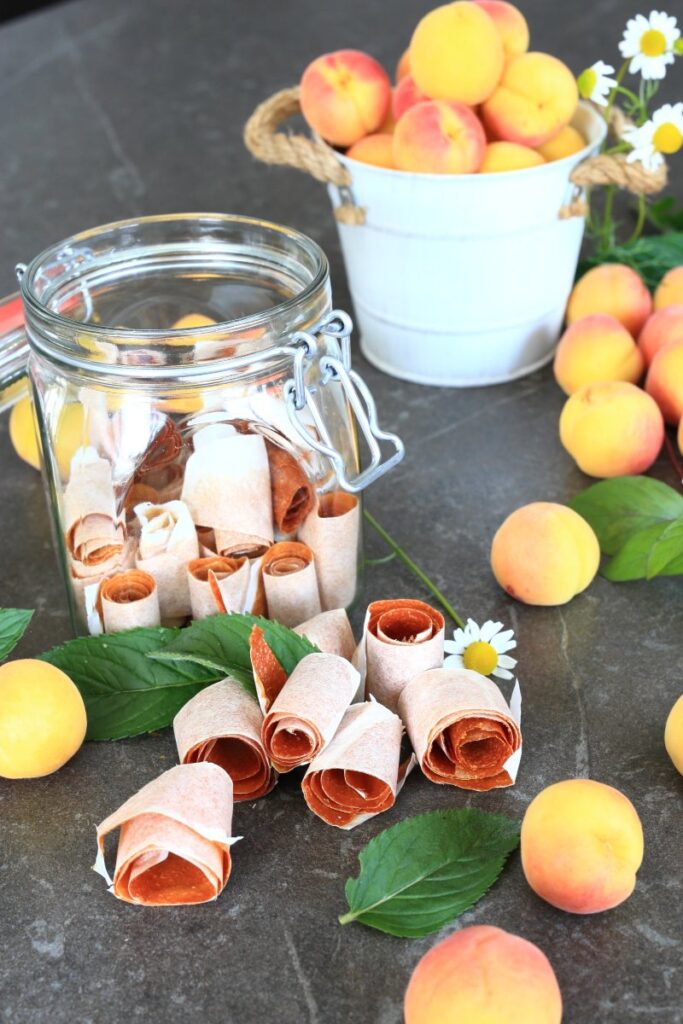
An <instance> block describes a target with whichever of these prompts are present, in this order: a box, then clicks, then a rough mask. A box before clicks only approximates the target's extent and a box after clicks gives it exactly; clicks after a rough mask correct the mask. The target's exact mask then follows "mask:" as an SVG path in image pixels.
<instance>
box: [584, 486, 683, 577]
mask: <svg viewBox="0 0 683 1024" xmlns="http://www.w3.org/2000/svg"><path fill="white" fill-rule="evenodd" d="M569 506H570V508H573V509H574V511H575V512H578V513H579V515H580V516H583V518H584V519H585V520H586V521H587V522H588V523H589V524H590V525H591V526H592V528H593V530H594V531H595V533H596V535H597V538H598V541H599V543H600V547H601V549H602V551H603V552H604V553H605V554H606V555H616V554H617V552H618V551H620V549H621V548H622V547H623V546H624V544H625V543H626V541H628V539H629V538H630V537H632V536H633V535H634V534H636V533H639V532H640V531H642V530H644V529H646V528H647V527H651V526H654V525H656V524H658V523H659V524H662V523H664V524H665V525H668V523H669V522H670V521H671V520H672V519H677V518H678V517H679V516H681V515H683V496H681V495H680V494H678V492H677V491H675V490H674V489H673V487H669V486H668V485H667V484H663V483H661V482H660V481H659V480H652V479H651V478H650V477H646V476H618V477H614V478H613V479H611V480H601V481H600V483H597V484H593V485H592V486H591V487H587V488H586V490H585V491H582V492H581V493H580V494H577V495H576V497H575V498H573V499H572V500H571V501H570V502H569ZM643 575H644V574H643ZM610 578H611V577H610Z"/></svg>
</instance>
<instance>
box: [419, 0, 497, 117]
mask: <svg viewBox="0 0 683 1024" xmlns="http://www.w3.org/2000/svg"><path fill="white" fill-rule="evenodd" d="M409 53H410V56H409V60H410V73H411V74H412V76H413V78H414V79H415V82H416V84H417V86H418V88H419V89H421V90H422V92H424V93H426V95H427V96H431V98H432V99H435V100H454V101H455V102H457V103H466V104H468V105H469V106H475V105H476V104H477V103H481V102H482V101H483V100H485V99H487V98H488V97H489V96H490V95H491V93H492V92H493V90H494V89H495V88H496V86H497V85H498V82H499V80H500V76H501V74H502V72H503V66H504V64H505V53H504V50H503V42H502V39H501V37H500V33H499V31H498V29H497V28H496V26H495V24H494V22H493V20H492V19H491V18H490V17H489V15H488V14H487V13H486V11H485V10H484V9H483V7H481V6H480V4H477V3H470V2H469V0H456V2H455V3H450V4H444V6H443V7H436V8H434V10H433V11H430V12H429V13H428V14H425V16H424V18H422V20H421V21H420V22H418V25H417V28H416V29H415V32H414V33H413V38H412V39H411V41H410V51H409Z"/></svg>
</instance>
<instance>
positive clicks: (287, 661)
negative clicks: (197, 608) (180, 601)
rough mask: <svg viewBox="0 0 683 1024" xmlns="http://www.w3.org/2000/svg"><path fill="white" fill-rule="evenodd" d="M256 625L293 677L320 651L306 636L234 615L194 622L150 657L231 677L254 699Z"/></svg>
mask: <svg viewBox="0 0 683 1024" xmlns="http://www.w3.org/2000/svg"><path fill="white" fill-rule="evenodd" d="M254 626H260V627H261V629H262V630H263V632H264V635H265V638H266V642H267V644H268V646H269V647H270V649H271V650H272V652H273V654H274V655H275V657H276V658H277V660H278V661H279V662H280V664H281V665H282V667H283V669H284V670H285V672H286V673H287V675H291V673H292V672H293V670H294V668H295V667H296V665H297V664H298V663H299V662H300V661H301V659H302V658H303V657H305V656H306V655H307V654H312V653H313V652H315V651H317V649H318V648H317V647H314V646H313V644H312V643H311V642H310V640H308V639H307V638H306V637H302V636H299V635H298V634H297V633H294V632H293V631H292V630H291V629H287V627H286V626H281V625H280V624H279V623H278V622H271V621H270V620H269V619H262V618H259V617H258V616H255V615H238V614H236V613H234V614H231V615H224V614H223V615H211V616H210V617H209V618H206V619H199V620H197V621H196V622H193V623H192V624H191V625H190V626H188V627H187V629H183V630H181V631H180V634H179V635H178V636H177V637H176V638H174V639H173V640H172V641H171V643H169V644H167V645H166V646H164V648H163V649H162V650H155V651H152V652H150V655H149V656H150V658H151V659H153V660H155V661H163V662H172V663H175V664H182V663H183V662H185V663H194V664H198V665H202V666H204V667H205V668H207V669H213V670H215V671H219V672H221V673H222V675H223V676H227V675H230V676H232V677H233V678H234V679H236V680H237V681H238V682H240V683H241V684H242V686H243V687H244V688H245V689H246V690H247V691H248V692H249V693H250V694H251V695H252V696H254V697H255V696H256V687H255V685H254V676H253V673H252V669H251V659H250V657H249V635H250V633H251V631H252V629H253V627H254Z"/></svg>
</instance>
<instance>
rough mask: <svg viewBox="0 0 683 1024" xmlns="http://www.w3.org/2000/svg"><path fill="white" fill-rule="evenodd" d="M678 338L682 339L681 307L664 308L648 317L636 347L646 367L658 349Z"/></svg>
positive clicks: (682, 320)
mask: <svg viewBox="0 0 683 1024" xmlns="http://www.w3.org/2000/svg"><path fill="white" fill-rule="evenodd" d="M680 338H683V306H665V307H664V309H658V310H657V311H656V312H655V313H653V314H652V316H651V317H648V319H647V320H646V321H645V326H644V327H643V329H642V331H641V332H640V334H639V335H638V347H639V348H640V351H641V352H642V353H643V357H644V359H645V363H646V365H647V366H649V365H650V363H651V362H652V360H653V359H654V357H655V355H656V354H657V352H659V350H660V348H664V346H665V345H668V344H669V342H670V341H678V340H679V339H680Z"/></svg>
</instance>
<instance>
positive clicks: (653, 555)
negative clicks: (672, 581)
mask: <svg viewBox="0 0 683 1024" xmlns="http://www.w3.org/2000/svg"><path fill="white" fill-rule="evenodd" d="M679 564H683V515H681V516H679V517H678V519H674V521H673V522H672V523H669V525H668V526H667V527H666V529H665V530H664V532H663V533H661V534H660V536H659V537H658V538H657V540H656V541H655V542H654V544H653V545H652V547H651V548H650V554H649V555H648V559H647V567H646V568H647V571H646V575H647V578H648V579H649V580H651V579H653V578H654V577H655V576H663V575H665V574H666V575H667V576H671V575H676V574H677V573H678V572H683V568H681V569H677V568H676V566H678V565H679ZM672 566H673V567H674V571H673V572H672Z"/></svg>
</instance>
